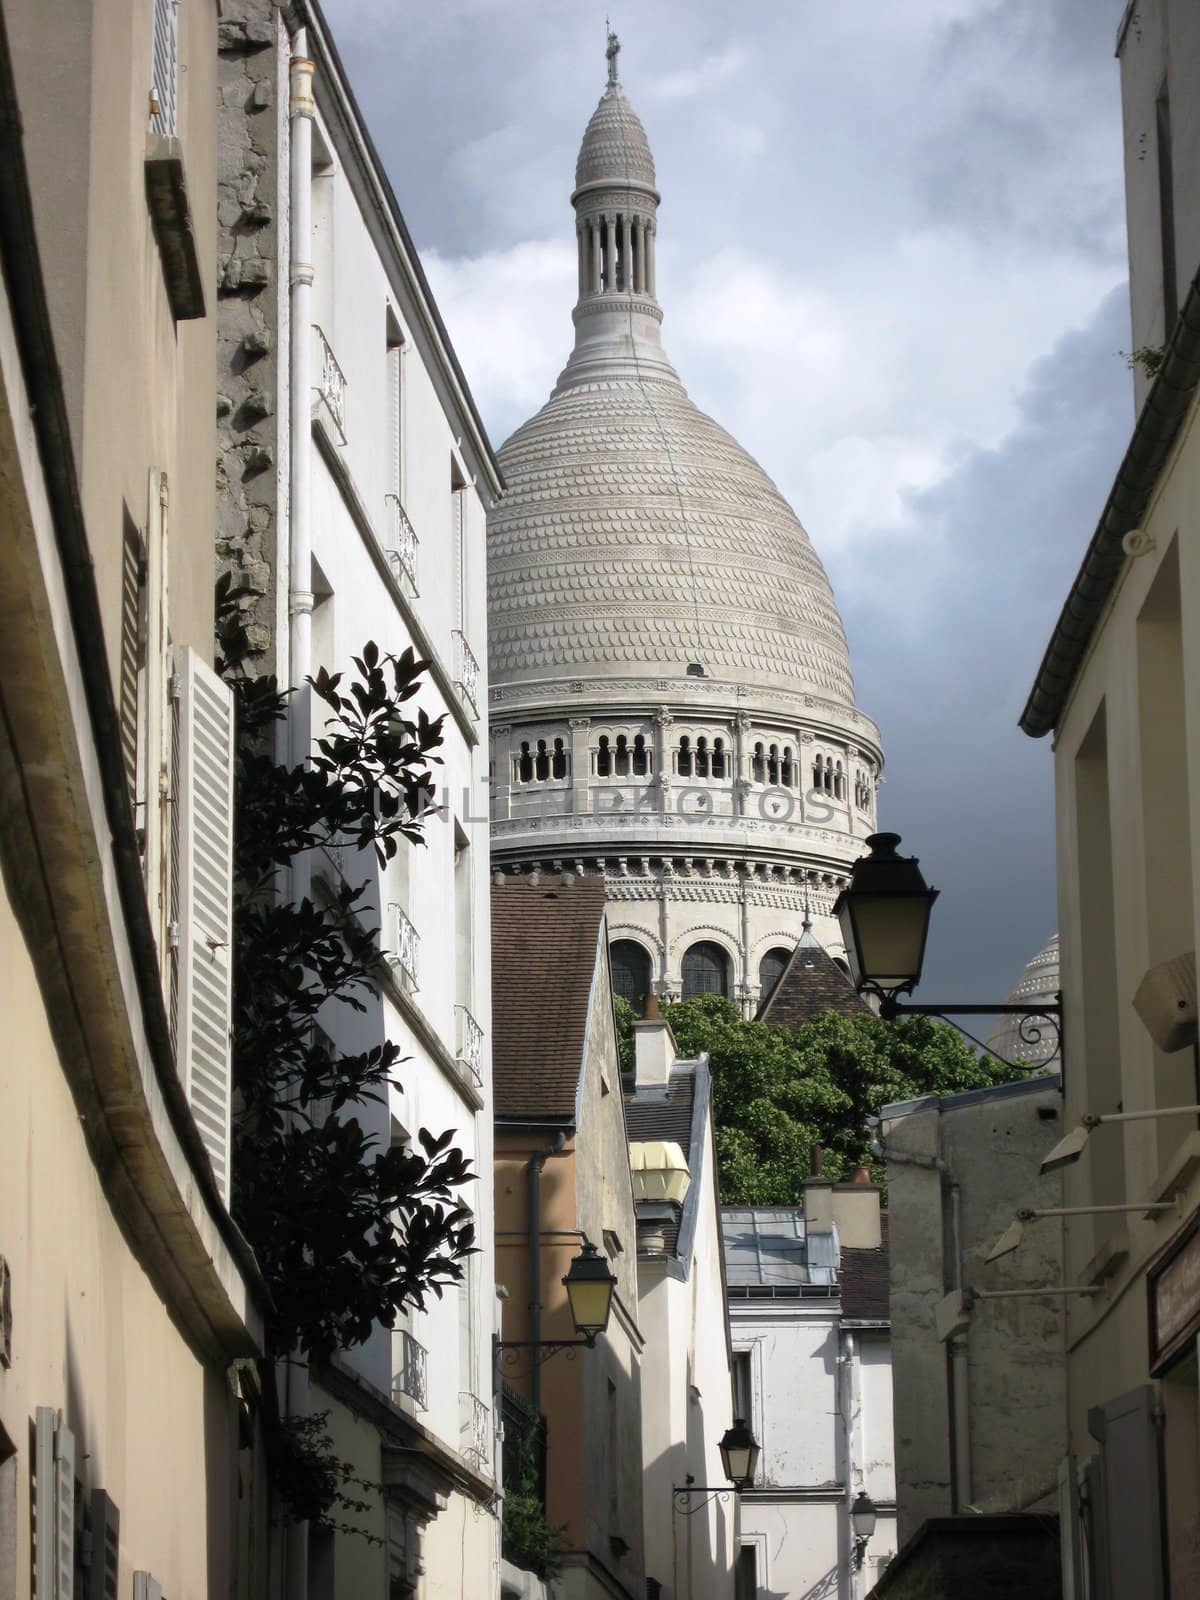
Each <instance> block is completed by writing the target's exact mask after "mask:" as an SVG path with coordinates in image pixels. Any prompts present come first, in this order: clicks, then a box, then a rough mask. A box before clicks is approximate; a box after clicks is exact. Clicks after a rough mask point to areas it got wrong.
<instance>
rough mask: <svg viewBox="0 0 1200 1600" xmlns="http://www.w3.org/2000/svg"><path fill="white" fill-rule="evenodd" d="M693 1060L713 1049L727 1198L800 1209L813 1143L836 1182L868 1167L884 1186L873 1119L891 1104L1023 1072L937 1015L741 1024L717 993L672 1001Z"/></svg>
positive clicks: (676, 1027)
mask: <svg viewBox="0 0 1200 1600" xmlns="http://www.w3.org/2000/svg"><path fill="white" fill-rule="evenodd" d="M664 1014H665V1016H666V1017H667V1019H668V1021H669V1022H670V1024H671V1028H672V1031H673V1032H674V1034H675V1040H676V1043H677V1045H678V1047H679V1051H680V1054H681V1055H683V1056H694V1055H698V1054H699V1053H700V1052H701V1051H702V1050H704V1051H707V1052H708V1055H709V1060H710V1065H711V1068H712V1077H713V1112H714V1120H715V1122H716V1130H717V1131H716V1144H717V1162H718V1167H719V1172H720V1184H721V1198H722V1200H723V1201H724V1202H725V1203H726V1204H727V1205H729V1204H732V1205H792V1204H795V1203H797V1202H799V1201H800V1200H801V1199H802V1198H803V1185H804V1180H805V1178H806V1176H807V1175H808V1172H809V1157H810V1152H811V1149H812V1146H813V1145H814V1144H819V1145H821V1147H822V1149H823V1151H824V1155H825V1160H824V1172H825V1175H826V1176H827V1177H830V1178H834V1179H839V1178H848V1177H849V1176H850V1174H851V1173H852V1171H853V1169H854V1168H855V1167H856V1166H858V1165H860V1164H862V1165H864V1166H870V1167H871V1169H872V1173H873V1175H874V1177H875V1179H876V1181H879V1182H881V1181H882V1179H883V1168H882V1164H881V1163H879V1162H877V1161H875V1160H874V1159H873V1157H872V1155H871V1150H870V1134H869V1133H868V1131H867V1122H868V1118H870V1117H871V1116H873V1115H874V1114H875V1113H876V1112H878V1110H879V1109H880V1107H881V1106H884V1105H887V1104H888V1103H889V1102H891V1101H896V1100H910V1099H914V1098H916V1097H917V1096H918V1095H923V1094H949V1093H953V1092H955V1091H957V1090H961V1089H978V1088H983V1087H985V1086H986V1085H988V1084H992V1083H1003V1082H1006V1081H1008V1080H1009V1079H1011V1078H1013V1077H1018V1076H1020V1075H1021V1074H1020V1072H1019V1070H1012V1069H1008V1068H1005V1067H1004V1066H1002V1065H1001V1064H1000V1063H999V1062H997V1061H994V1060H992V1059H991V1058H988V1057H982V1058H981V1057H979V1056H976V1055H975V1053H974V1052H973V1051H972V1050H971V1049H970V1048H969V1047H968V1046H967V1044H966V1043H965V1042H964V1041H963V1038H962V1036H961V1034H959V1033H958V1032H957V1031H956V1030H955V1029H954V1028H951V1027H949V1026H948V1025H947V1024H945V1023H943V1022H937V1021H935V1020H934V1019H933V1018H930V1017H905V1018H901V1019H899V1020H897V1021H895V1022H883V1021H881V1020H880V1019H879V1018H878V1017H875V1016H859V1017H845V1016H841V1015H839V1014H838V1013H836V1012H826V1013H825V1014H824V1015H822V1016H818V1017H814V1018H812V1020H811V1021H809V1022H807V1023H805V1024H804V1025H803V1026H802V1027H800V1028H798V1029H796V1030H795V1031H794V1032H793V1031H791V1030H790V1029H787V1028H778V1027H772V1026H770V1025H769V1024H767V1023H762V1022H743V1021H742V1019H741V1017H740V1016H739V1015H738V1012H737V1009H736V1007H735V1006H734V1005H733V1004H732V1003H731V1002H730V1001H728V1000H725V999H722V998H721V997H720V996H718V995H705V996H704V997H703V998H701V999H698V1000H685V1001H681V1002H680V1003H678V1004H677V1005H672V1006H666V1007H665V1008H664Z"/></svg>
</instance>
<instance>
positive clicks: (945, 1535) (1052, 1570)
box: [868, 1516, 1132, 1600]
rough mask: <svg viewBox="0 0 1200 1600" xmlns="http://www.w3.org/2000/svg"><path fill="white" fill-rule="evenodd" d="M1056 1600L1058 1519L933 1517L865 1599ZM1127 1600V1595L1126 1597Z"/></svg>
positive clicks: (1059, 1585) (1059, 1582)
mask: <svg viewBox="0 0 1200 1600" xmlns="http://www.w3.org/2000/svg"><path fill="white" fill-rule="evenodd" d="M968 1594H969V1595H970V1596H971V1600H1010V1597H1011V1596H1012V1595H1018V1594H1019V1595H1020V1596H1021V1597H1022V1600H1059V1596H1060V1595H1061V1594H1062V1580H1061V1577H1060V1572H1059V1551H1058V1518H1057V1517H982V1516H980V1517H935V1518H932V1519H931V1520H930V1521H929V1522H927V1523H925V1524H924V1526H923V1527H922V1529H921V1531H920V1533H918V1535H917V1536H916V1538H915V1539H913V1540H912V1541H911V1542H910V1543H909V1544H908V1545H907V1546H906V1547H905V1548H904V1550H902V1551H901V1552H900V1554H899V1555H898V1556H897V1557H896V1559H895V1560H894V1561H893V1562H892V1563H891V1564H890V1566H889V1567H888V1568H887V1570H886V1572H885V1573H884V1575H883V1577H882V1578H880V1580H879V1582H878V1583H877V1584H876V1585H875V1587H874V1588H873V1589H872V1590H871V1592H870V1594H869V1596H868V1600H945V1597H946V1596H947V1595H968ZM1130 1600H1132V1596H1131V1597H1130Z"/></svg>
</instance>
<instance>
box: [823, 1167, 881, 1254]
mask: <svg viewBox="0 0 1200 1600" xmlns="http://www.w3.org/2000/svg"><path fill="white" fill-rule="evenodd" d="M860 1173H861V1177H860V1176H859V1174H860ZM833 1219H834V1221H835V1222H836V1223H837V1231H838V1239H839V1241H840V1242H841V1244H842V1247H843V1248H844V1249H850V1250H878V1249H879V1247H880V1245H881V1244H882V1243H883V1231H882V1228H881V1227H880V1222H879V1190H878V1189H877V1188H876V1187H875V1185H874V1184H873V1183H872V1182H871V1174H870V1171H869V1169H868V1168H866V1167H856V1168H855V1169H854V1180H853V1182H851V1183H835V1184H834V1186H833Z"/></svg>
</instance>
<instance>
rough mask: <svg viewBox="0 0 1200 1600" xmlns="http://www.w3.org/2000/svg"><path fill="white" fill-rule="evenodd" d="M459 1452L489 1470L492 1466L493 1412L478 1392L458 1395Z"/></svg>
mask: <svg viewBox="0 0 1200 1600" xmlns="http://www.w3.org/2000/svg"><path fill="white" fill-rule="evenodd" d="M458 1412H459V1423H458V1453H459V1455H461V1456H465V1457H466V1458H467V1460H468V1461H474V1462H476V1463H477V1464H478V1465H479V1466H480V1467H481V1468H484V1469H486V1470H488V1471H490V1470H491V1467H492V1413H491V1411H490V1409H489V1408H488V1407H487V1406H485V1405H484V1403H483V1401H482V1400H481V1399H480V1398H479V1396H478V1395H476V1394H467V1393H465V1392H464V1393H460V1394H459V1397H458Z"/></svg>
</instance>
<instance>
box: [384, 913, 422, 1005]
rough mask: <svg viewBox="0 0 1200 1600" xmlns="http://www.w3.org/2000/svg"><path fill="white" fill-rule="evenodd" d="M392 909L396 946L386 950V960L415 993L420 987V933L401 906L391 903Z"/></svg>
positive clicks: (406, 986)
mask: <svg viewBox="0 0 1200 1600" xmlns="http://www.w3.org/2000/svg"><path fill="white" fill-rule="evenodd" d="M392 911H393V913H394V914H395V918H396V948H395V949H394V950H389V951H388V960H389V961H390V962H391V964H392V966H393V967H395V968H397V969H398V970H399V972H400V974H401V977H402V979H403V982H404V985H405V988H406V989H408V990H409V991H410V992H411V993H413V994H415V993H416V992H417V990H418V989H419V988H420V987H421V985H420V981H419V972H420V955H421V935H420V934H419V933H418V932H417V930H416V928H415V927H414V926H413V924H412V923H411V922H410V921H409V919H408V917H406V916H405V914H404V910H403V908H402V907H400V906H397V905H393V906H392Z"/></svg>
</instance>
